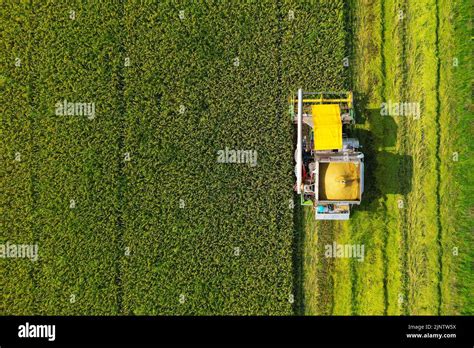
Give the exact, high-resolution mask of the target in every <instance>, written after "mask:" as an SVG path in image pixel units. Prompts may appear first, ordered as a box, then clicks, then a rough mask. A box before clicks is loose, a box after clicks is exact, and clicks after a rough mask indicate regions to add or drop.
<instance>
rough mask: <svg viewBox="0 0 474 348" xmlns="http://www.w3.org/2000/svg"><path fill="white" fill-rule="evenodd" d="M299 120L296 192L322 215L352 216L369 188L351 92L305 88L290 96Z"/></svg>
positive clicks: (295, 118) (321, 217)
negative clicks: (354, 129) (352, 132)
mask: <svg viewBox="0 0 474 348" xmlns="http://www.w3.org/2000/svg"><path fill="white" fill-rule="evenodd" d="M290 114H291V117H292V120H293V122H294V123H295V125H296V128H297V133H296V150H295V162H296V165H295V175H296V184H295V191H296V192H297V193H298V194H299V195H300V197H301V204H302V205H311V206H313V208H314V211H315V217H316V219H317V220H347V219H349V215H350V208H351V206H352V205H358V204H360V202H361V199H362V193H363V192H364V154H363V153H361V152H359V147H360V146H359V141H358V140H357V139H355V138H351V137H349V133H350V129H351V127H350V126H351V124H354V123H355V121H354V108H353V96H352V92H342V93H336V92H303V90H302V89H299V90H298V93H297V95H296V96H292V97H291V98H290Z"/></svg>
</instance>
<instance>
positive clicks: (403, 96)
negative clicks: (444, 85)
mask: <svg viewBox="0 0 474 348" xmlns="http://www.w3.org/2000/svg"><path fill="white" fill-rule="evenodd" d="M400 10H401V11H402V13H403V15H404V16H405V15H406V13H407V3H406V0H402V2H401V6H400ZM399 37H400V45H401V76H402V78H401V88H400V91H397V92H398V93H399V94H400V100H408V99H407V97H408V95H407V92H406V91H407V89H408V86H407V76H408V67H407V59H406V54H407V45H408V43H407V19H406V18H404V19H403V20H401V25H400V28H399ZM400 125H401V127H400V130H401V132H400V130H399V139H401V141H400V150H401V154H402V155H404V154H406V153H408V152H409V151H408V149H409V146H408V138H409V137H408V122H407V120H406V119H405V118H401V122H400ZM411 175H412V172H411V170H410V167H409V164H408V163H407V161H406V160H405V159H402V160H401V164H400V166H399V177H400V178H411ZM405 184H408V183H405V182H404V181H402V180H400V181H399V192H402V194H401V196H402V201H403V208H402V209H400V215H401V219H400V224H399V226H400V232H401V235H402V239H401V240H402V245H403V248H402V249H403V253H402V262H401V264H402V271H401V272H402V286H401V291H402V296H403V297H402V300H401V301H400V300H399V304H400V311H401V314H402V315H403V314H408V313H407V308H408V304H407V300H408V295H409V294H408V271H407V269H408V267H407V263H408V259H407V255H408V216H407V212H406V202H407V193H404V186H405Z"/></svg>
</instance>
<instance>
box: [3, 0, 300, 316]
mask: <svg viewBox="0 0 474 348" xmlns="http://www.w3.org/2000/svg"><path fill="white" fill-rule="evenodd" d="M71 10H74V11H75V13H74V14H72V13H71V12H70V11H71ZM180 11H184V12H183V15H182V17H180V16H181V15H180ZM280 14H281V13H280V8H279V7H278V6H277V4H276V3H273V2H266V3H265V2H264V3H261V2H254V3H252V4H232V5H230V4H222V3H218V2H208V3H204V4H200V5H198V4H194V3H192V2H188V3H183V4H181V5H179V6H178V5H177V4H176V3H175V2H174V1H168V2H161V3H160V4H149V5H147V7H146V8H144V7H143V5H142V4H141V3H139V2H127V3H125V4H121V3H117V4H102V5H100V4H97V3H96V2H92V1H91V2H86V3H82V2H77V3H74V4H67V5H65V4H60V3H56V4H44V5H39V4H33V5H32V4H30V3H28V2H25V3H23V4H20V5H13V4H9V3H8V4H6V6H4V7H2V21H1V23H2V24H1V25H2V29H4V30H2V35H3V36H2V50H1V51H2V53H1V54H2V59H1V64H2V65H1V69H2V70H1V72H0V74H1V77H2V86H1V88H2V94H1V105H2V111H3V112H2V117H4V119H5V121H6V122H4V123H3V122H2V124H4V125H5V126H4V127H3V128H4V131H5V137H3V138H2V143H1V144H2V151H1V153H2V178H5V179H2V180H4V181H2V187H5V189H6V191H7V193H8V195H7V196H3V195H2V209H3V208H6V209H5V210H6V213H5V214H4V217H5V218H4V220H5V228H3V227H2V231H1V235H0V242H2V243H4V242H7V241H10V242H11V243H13V242H16V243H37V244H38V246H39V255H40V259H39V261H37V262H36V263H33V262H31V261H29V260H24V259H18V260H17V259H14V260H6V259H5V260H1V262H2V267H1V270H2V273H1V277H0V279H1V282H2V284H1V285H2V293H1V297H0V312H1V313H8V314H36V313H37V314H274V315H289V314H291V313H293V309H292V308H293V306H294V304H293V303H294V300H293V298H294V292H293V276H292V270H293V269H292V248H293V245H292V244H293V221H292V216H293V211H292V210H291V209H290V202H291V200H292V197H293V194H292V189H291V187H292V164H291V160H288V159H290V158H292V155H293V150H292V144H291V142H289V141H288V138H289V136H290V134H291V123H290V121H289V119H288V118H287V117H286V115H283V114H284V112H285V111H286V105H285V104H284V103H286V92H285V94H283V93H282V91H281V90H279V89H278V88H275V86H277V85H278V83H279V79H280V75H281V71H280V65H279V62H278V60H276V59H275V57H278V55H280V54H281V53H280V52H281V40H282V32H281V29H280V22H281V21H280ZM71 16H72V17H74V18H72V17H71ZM33 28H40V30H33ZM15 57H21V58H22V64H21V66H20V67H15V66H14V63H15ZM64 99H67V100H68V101H70V102H94V103H95V105H96V117H95V118H94V119H92V120H89V119H88V118H87V117H85V116H77V115H75V116H71V115H69V116H58V115H55V105H56V103H57V102H58V101H63V100H64ZM226 148H229V149H240V150H252V151H256V152H257V154H258V157H257V158H256V159H257V165H256V166H251V165H248V164H226V163H218V162H217V154H218V151H219V150H224V149H226ZM16 152H20V153H21V156H22V158H21V161H20V162H17V161H14V158H15V153H16ZM3 163H5V166H3ZM71 200H73V202H72V201H71ZM71 204H72V206H73V207H72V208H71Z"/></svg>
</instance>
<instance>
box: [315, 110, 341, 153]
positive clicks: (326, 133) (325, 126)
mask: <svg viewBox="0 0 474 348" xmlns="http://www.w3.org/2000/svg"><path fill="white" fill-rule="evenodd" d="M311 108H312V115H313V124H314V128H313V129H314V149H315V150H340V149H342V122H341V109H340V107H339V104H316V105H312V107H311Z"/></svg>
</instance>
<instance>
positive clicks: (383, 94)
mask: <svg viewBox="0 0 474 348" xmlns="http://www.w3.org/2000/svg"><path fill="white" fill-rule="evenodd" d="M380 12H381V13H380V31H381V33H380V38H381V39H380V56H381V57H380V70H381V76H382V82H381V86H380V90H381V92H380V96H381V97H382V99H384V100H386V99H387V98H386V83H385V79H386V75H387V66H386V61H385V4H384V0H381V2H380ZM384 131H385V130H384ZM382 204H383V207H384V210H385V211H386V210H387V205H386V204H385V201H384V202H383V203H382ZM384 232H385V233H384V237H383V245H384V248H383V251H382V254H383V294H384V315H387V311H388V260H387V245H388V231H387V230H386V229H385V228H384Z"/></svg>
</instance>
